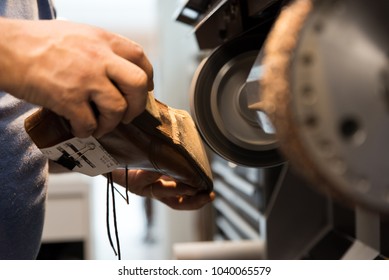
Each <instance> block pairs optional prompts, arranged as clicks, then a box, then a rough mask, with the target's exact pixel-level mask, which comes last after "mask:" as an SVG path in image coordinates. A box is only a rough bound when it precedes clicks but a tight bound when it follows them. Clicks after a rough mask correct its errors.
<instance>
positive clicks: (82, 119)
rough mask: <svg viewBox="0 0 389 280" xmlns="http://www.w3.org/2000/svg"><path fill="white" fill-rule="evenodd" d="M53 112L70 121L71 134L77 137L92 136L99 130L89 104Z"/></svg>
mask: <svg viewBox="0 0 389 280" xmlns="http://www.w3.org/2000/svg"><path fill="white" fill-rule="evenodd" d="M53 111H54V112H55V113H57V114H59V115H61V116H63V117H65V118H66V119H67V120H69V123H70V126H71V132H72V134H73V135H74V136H76V137H79V138H86V137H88V136H91V135H92V134H93V132H94V131H95V130H96V128H97V121H96V118H95V116H94V113H93V110H92V108H91V107H90V104H89V103H88V102H83V103H81V104H78V105H77V104H73V106H64V107H63V108H61V109H58V108H54V109H53Z"/></svg>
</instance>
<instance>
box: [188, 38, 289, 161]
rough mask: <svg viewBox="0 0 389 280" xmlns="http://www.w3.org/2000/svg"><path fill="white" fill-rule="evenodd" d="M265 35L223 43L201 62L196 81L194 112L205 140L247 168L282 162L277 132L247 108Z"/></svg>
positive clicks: (193, 99) (213, 147)
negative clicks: (270, 130)
mask: <svg viewBox="0 0 389 280" xmlns="http://www.w3.org/2000/svg"><path fill="white" fill-rule="evenodd" d="M265 36H266V35H261V34H260V35H258V34H257V35H252V36H243V37H240V38H238V39H234V40H232V41H230V42H227V43H226V44H223V45H221V46H220V47H219V48H217V49H216V50H215V51H213V52H212V53H211V54H210V55H209V57H208V58H206V59H205V60H203V61H202V63H201V64H200V66H199V67H198V69H197V71H196V73H195V76H194V79H193V81H192V88H191V112H192V115H193V117H194V120H195V122H196V125H197V127H198V129H199V131H200V134H201V135H202V137H203V139H204V140H205V142H206V143H207V144H208V145H209V146H210V147H211V148H212V149H213V150H214V151H215V152H216V153H217V154H219V155H220V156H222V157H224V158H225V159H227V160H228V161H230V162H233V163H236V164H239V165H244V166H252V167H268V166H274V165H278V164H280V163H282V162H283V158H282V157H281V156H280V154H279V152H278V149H277V148H278V144H277V141H276V139H275V136H274V134H271V133H268V132H266V129H264V128H263V127H261V126H260V125H259V122H258V116H257V112H256V111H254V110H250V109H248V92H247V91H248V89H247V88H246V87H245V85H246V80H247V77H248V75H249V73H250V70H251V68H252V66H253V64H254V61H255V60H256V58H257V56H258V53H259V49H260V48H261V46H262V45H263V42H264V40H265ZM256 94H257V92H256Z"/></svg>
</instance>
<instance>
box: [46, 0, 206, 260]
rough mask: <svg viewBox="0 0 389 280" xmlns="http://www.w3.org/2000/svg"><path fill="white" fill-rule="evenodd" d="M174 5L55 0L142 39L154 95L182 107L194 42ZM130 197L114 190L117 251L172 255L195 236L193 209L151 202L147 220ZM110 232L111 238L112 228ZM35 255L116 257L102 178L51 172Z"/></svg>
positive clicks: (63, 12)
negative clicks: (174, 248) (39, 244)
mask: <svg viewBox="0 0 389 280" xmlns="http://www.w3.org/2000/svg"><path fill="white" fill-rule="evenodd" d="M178 5H179V1H177V0H164V1H157V0H142V1H134V0H133V1H128V0H110V1H102V0H82V1H79V0H55V6H56V9H57V15H58V18H59V19H64V20H69V21H75V22H80V23H86V24H90V25H94V26H98V27H101V28H103V29H106V30H109V31H111V32H114V33H119V34H121V35H123V36H125V37H128V38H129V39H131V40H133V41H136V42H138V43H139V44H140V45H142V46H143V48H144V50H145V52H146V54H147V56H148V57H149V58H150V60H151V62H152V64H153V65H154V71H155V72H154V73H155V95H156V97H157V98H158V99H160V100H161V101H163V102H165V103H167V104H168V105H170V106H172V107H175V108H180V109H188V108H189V96H188V88H189V87H190V82H191V77H192V76H193V73H194V71H195V69H196V67H197V59H196V53H198V50H197V45H196V42H195V39H194V38H193V36H192V34H191V31H190V28H189V27H187V26H185V25H183V24H180V23H178V22H175V20H174V13H175V9H177V7H178ZM129 200H130V203H129V205H127V204H126V202H125V201H124V200H123V199H121V198H120V196H117V215H118V221H117V223H118V228H119V237H120V243H121V252H122V258H123V259H171V258H172V245H173V244H174V243H177V242H187V241H196V240H198V239H199V238H200V233H198V231H197V230H196V229H197V228H198V222H199V213H198V211H194V212H189V211H188V212H187V211H184V212H179V211H174V210H171V209H169V208H168V207H167V206H165V205H162V204H160V203H158V202H152V213H153V216H152V220H149V222H148V221H147V218H146V217H147V216H146V212H145V205H146V201H145V200H144V199H143V198H141V197H138V196H135V195H130V199H129ZM111 210H112V208H111ZM110 216H111V218H112V213H110ZM111 225H113V221H112V220H111ZM111 232H112V235H113V238H114V229H113V228H111ZM39 258H42V259H79V258H84V259H116V256H115V255H114V253H113V251H112V249H111V247H110V245H109V241H108V236H107V229H106V180H105V178H103V177H99V178H89V177H87V176H84V175H80V174H61V175H50V180H49V195H48V202H47V217H46V224H45V229H44V236H43V245H42V248H41V253H40V256H39Z"/></svg>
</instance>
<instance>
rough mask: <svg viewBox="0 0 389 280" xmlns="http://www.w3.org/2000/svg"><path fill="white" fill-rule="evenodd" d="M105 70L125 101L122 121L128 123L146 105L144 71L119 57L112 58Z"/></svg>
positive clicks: (145, 78)
mask: <svg viewBox="0 0 389 280" xmlns="http://www.w3.org/2000/svg"><path fill="white" fill-rule="evenodd" d="M106 71H107V76H108V78H109V79H111V81H112V82H113V83H114V84H115V86H116V87H117V88H118V90H119V91H120V92H121V94H122V95H123V97H124V98H125V99H126V101H127V110H126V111H125V113H124V115H123V119H122V121H123V122H124V123H129V122H131V121H132V120H133V119H134V118H135V117H136V116H138V115H139V114H141V113H142V112H143V111H144V109H145V107H146V101H147V94H148V89H147V79H148V78H147V76H146V73H145V72H144V71H143V70H142V69H141V68H139V67H138V66H137V65H135V64H133V63H131V62H129V61H127V60H124V59H122V58H120V57H116V58H114V59H112V60H111V61H110V63H109V64H108V65H107V69H106Z"/></svg>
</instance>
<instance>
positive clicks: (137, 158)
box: [25, 93, 213, 191]
mask: <svg viewBox="0 0 389 280" xmlns="http://www.w3.org/2000/svg"><path fill="white" fill-rule="evenodd" d="M25 129H26V131H27V133H28V134H29V136H30V137H31V139H32V141H33V142H34V143H35V144H36V145H37V147H38V148H39V149H41V150H42V151H43V153H44V154H45V155H46V156H48V157H49V158H50V159H52V160H54V161H56V162H58V163H60V164H61V165H63V166H65V167H67V168H68V169H70V170H75V171H78V170H77V168H78V167H80V166H82V165H83V164H84V165H88V164H89V166H93V164H94V163H93V160H91V158H93V154H96V153H97V150H98V149H95V148H96V143H92V142H90V143H92V144H88V145H85V144H84V147H83V148H75V146H76V145H75V144H74V143H73V142H71V140H72V139H73V140H74V139H76V140H80V141H81V140H82V139H77V138H75V137H74V136H73V135H72V133H71V130H70V125H69V123H68V121H67V120H66V119H64V118H63V117H61V116H58V115H57V114H55V113H54V112H52V111H50V110H48V109H44V108H41V109H39V110H37V111H36V112H35V113H33V114H32V115H30V116H29V117H28V118H27V119H26V120H25ZM90 138H93V137H90ZM93 140H94V141H96V139H94V138H93ZM99 144H100V145H101V146H102V148H103V150H104V152H103V156H101V154H100V155H99V159H102V160H103V161H105V163H106V162H110V161H113V162H114V163H115V164H112V165H111V164H107V166H110V167H111V169H112V170H113V169H115V168H117V167H119V168H120V167H122V168H124V167H127V168H129V169H142V170H149V171H155V172H158V173H161V174H163V175H167V176H169V177H172V178H173V179H175V180H176V181H178V182H181V183H184V184H186V185H189V186H192V187H194V188H196V189H198V190H204V191H212V188H213V183H212V173H211V168H210V165H209V161H208V158H207V155H206V152H205V149H204V146H203V143H202V141H201V138H200V136H199V134H198V131H197V129H196V127H195V125H194V122H193V120H192V118H191V116H190V115H189V114H188V113H187V112H186V111H183V110H177V109H173V108H171V107H169V106H167V105H165V104H163V103H162V102H160V101H158V100H156V99H155V98H154V97H153V95H152V94H151V93H149V96H148V101H147V105H146V109H145V111H144V112H143V113H142V114H140V115H139V116H138V117H136V118H135V119H134V120H133V121H132V122H131V123H130V124H122V123H120V124H119V125H118V126H117V127H116V128H115V129H114V130H113V131H111V132H110V133H108V134H106V135H104V136H103V137H101V138H99V139H97V145H99ZM68 148H69V149H73V151H74V153H73V154H71V153H70V152H69V150H66V149H68ZM100 152H101V151H100ZM83 161H86V162H87V163H88V164H85V162H84V163H83ZM112 170H109V171H112ZM79 172H81V173H83V172H82V171H79ZM104 173H108V172H101V173H100V172H99V174H104ZM88 175H90V174H88ZM94 175H98V174H93V175H92V176H94Z"/></svg>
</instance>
